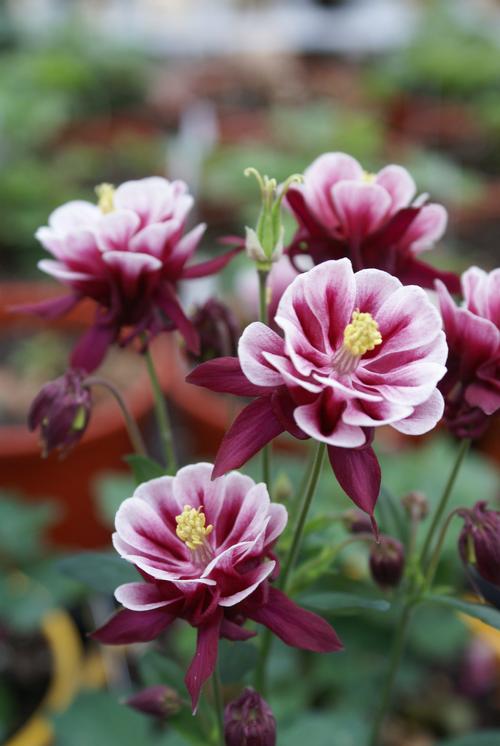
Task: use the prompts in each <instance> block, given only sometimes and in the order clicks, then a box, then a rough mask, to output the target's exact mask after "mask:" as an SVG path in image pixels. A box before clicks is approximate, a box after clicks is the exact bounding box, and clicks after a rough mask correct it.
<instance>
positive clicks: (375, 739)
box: [370, 601, 412, 746]
mask: <svg viewBox="0 0 500 746" xmlns="http://www.w3.org/2000/svg"><path fill="white" fill-rule="evenodd" d="M411 611H412V603H411V602H409V601H407V602H406V604H405V606H404V607H403V611H402V613H401V617H400V619H399V624H398V626H397V628H396V636H395V637H394V644H393V646H392V652H391V657H390V660H389V668H388V670H387V677H386V680H385V684H384V688H383V691H382V699H381V700H380V705H379V708H378V712H377V715H376V717H375V721H374V723H373V728H372V733H371V738H370V746H380V730H381V728H382V725H383V723H384V719H385V716H386V713H387V709H388V707H389V704H390V701H391V698H392V691H393V688H394V682H395V680H396V674H397V672H398V669H399V664H400V662H401V656H402V655H403V650H404V645H405V640H406V634H407V630H408V624H409V621H410V617H411Z"/></svg>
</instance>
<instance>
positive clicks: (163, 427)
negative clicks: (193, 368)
mask: <svg viewBox="0 0 500 746" xmlns="http://www.w3.org/2000/svg"><path fill="white" fill-rule="evenodd" d="M145 356H146V365H147V367H148V373H149V378H150V381H151V389H152V391H153V399H154V404H155V412H156V420H157V423H158V428H159V430H160V438H161V441H162V444H163V449H164V452H165V458H166V466H167V469H168V471H170V472H171V473H172V474H173V473H175V472H176V470H177V460H176V458H175V453H174V445H173V438H172V425H171V423H170V417H169V414H168V409H167V403H166V401H165V396H164V394H163V391H162V390H161V386H160V382H159V380H158V376H157V375H156V370H155V366H154V362H153V356H152V355H151V352H150V350H149V347H146V352H145Z"/></svg>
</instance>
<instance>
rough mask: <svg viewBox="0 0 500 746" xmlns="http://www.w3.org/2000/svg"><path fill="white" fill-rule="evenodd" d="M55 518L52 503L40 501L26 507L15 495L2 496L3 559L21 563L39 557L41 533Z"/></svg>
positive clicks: (0, 523) (0, 500)
mask: <svg viewBox="0 0 500 746" xmlns="http://www.w3.org/2000/svg"><path fill="white" fill-rule="evenodd" d="M56 516H57V512H56V506H55V505H54V503H51V502H49V501H41V500H40V499H39V500H38V501H37V502H36V503H27V502H23V501H21V500H19V499H18V498H16V497H15V496H14V495H11V494H8V493H5V492H1V493H0V547H2V555H3V556H5V557H7V558H11V559H13V560H15V561H17V562H21V563H22V562H25V561H26V560H29V559H32V558H34V557H36V556H38V555H39V554H41V553H42V550H43V537H44V532H45V530H46V529H47V528H48V527H49V526H50V525H51V524H52V523H53V522H54V521H55V519H56ZM20 537H22V541H20Z"/></svg>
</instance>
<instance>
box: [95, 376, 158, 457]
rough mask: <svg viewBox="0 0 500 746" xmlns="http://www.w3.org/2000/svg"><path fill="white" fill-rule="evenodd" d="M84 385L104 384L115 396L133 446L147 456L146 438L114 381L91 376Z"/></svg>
mask: <svg viewBox="0 0 500 746" xmlns="http://www.w3.org/2000/svg"><path fill="white" fill-rule="evenodd" d="M84 385H85V386H86V387H87V388H90V387H91V386H102V388H105V389H106V390H107V391H109V392H110V393H111V394H112V396H113V397H114V399H115V401H116V403H117V404H118V406H119V407H120V410H121V413H122V415H123V419H124V421H125V425H126V427H127V432H128V436H129V438H130V442H131V443H132V446H133V447H134V451H135V452H136V453H138V454H139V455H140V456H146V455H147V451H146V446H145V445H144V440H143V438H142V435H141V431H140V430H139V428H138V426H137V422H136V421H135V420H134V418H133V417H132V414H131V413H130V410H129V408H128V407H127V404H126V402H125V399H124V398H123V396H122V395H121V393H120V391H119V390H118V388H117V387H116V386H115V385H114V383H111V381H108V380H107V379H106V378H101V377H100V376H89V377H88V378H86V379H85V381H84Z"/></svg>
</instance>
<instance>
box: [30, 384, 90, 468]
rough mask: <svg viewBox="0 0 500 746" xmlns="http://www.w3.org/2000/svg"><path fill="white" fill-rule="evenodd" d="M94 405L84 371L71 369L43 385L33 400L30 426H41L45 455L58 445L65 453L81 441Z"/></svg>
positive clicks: (32, 427)
mask: <svg viewBox="0 0 500 746" xmlns="http://www.w3.org/2000/svg"><path fill="white" fill-rule="evenodd" d="M91 407H92V398H91V393H90V390H89V389H88V388H86V387H85V385H84V375H83V373H82V372H81V371H78V370H68V371H67V372H66V373H65V374H64V375H63V376H60V377H59V378H56V379H55V380H54V381H49V383H46V384H45V385H44V386H43V387H42V389H41V390H40V392H39V393H38V394H37V396H36V397H35V399H34V400H33V403H32V404H31V407H30V411H29V413H28V427H29V429H30V430H36V429H37V428H40V441H41V444H42V453H43V455H44V456H47V455H48V454H49V453H50V451H52V450H57V449H59V450H60V451H61V454H62V455H65V454H66V453H67V452H68V451H69V450H70V449H71V448H72V447H73V446H74V445H76V443H78V441H79V440H80V439H81V438H82V437H83V434H84V433H85V430H86V428H87V425H88V423H89V420H90V413H91Z"/></svg>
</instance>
